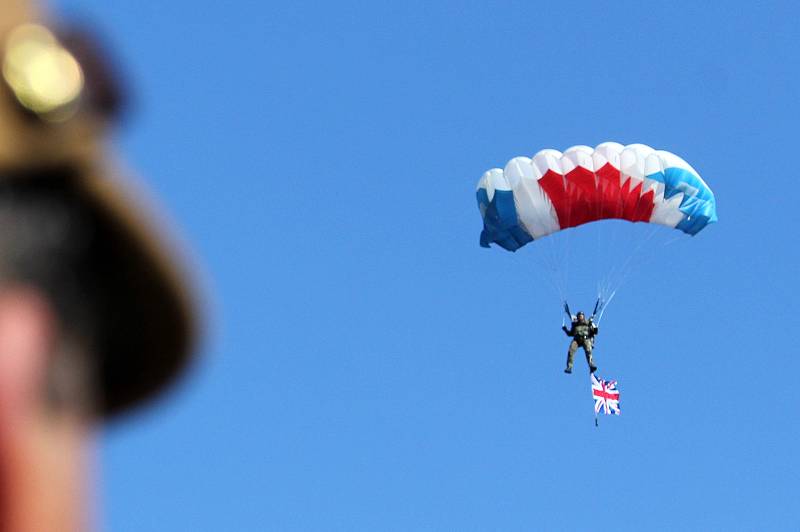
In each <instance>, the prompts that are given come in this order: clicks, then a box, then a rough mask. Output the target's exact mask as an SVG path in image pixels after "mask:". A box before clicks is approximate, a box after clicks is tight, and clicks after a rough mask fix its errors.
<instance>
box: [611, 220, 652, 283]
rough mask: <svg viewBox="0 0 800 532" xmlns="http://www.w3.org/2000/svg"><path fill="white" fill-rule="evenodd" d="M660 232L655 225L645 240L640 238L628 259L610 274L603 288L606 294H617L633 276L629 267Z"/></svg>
mask: <svg viewBox="0 0 800 532" xmlns="http://www.w3.org/2000/svg"><path fill="white" fill-rule="evenodd" d="M658 230H659V226H658V225H654V226H652V227H651V228H649V230H648V232H647V234H646V236H645V237H643V238H639V241H638V243H637V244H636V246H635V247H634V248H633V249H632V250H631V251H630V252H629V253H628V255H627V257H625V259H624V260H623V261H621V262H620V263H619V264H617V265H616V266H615V267H614V268H613V269H612V271H611V272H610V273H609V275H608V277H607V280H606V283H605V285H604V287H603V292H604V294H608V293H616V292H617V290H618V289H619V288H620V287H621V286H622V285H623V283H625V282H626V281H627V280H628V278H629V277H630V274H631V268H629V267H628V266H629V265H630V263H631V262H632V261H633V259H634V258H636V257H637V255H638V254H639V251H640V250H641V249H642V247H644V245H645V244H647V243H648V242H649V241H650V240H652V239H653V237H654V236H655V235H656V233H657V232H658Z"/></svg>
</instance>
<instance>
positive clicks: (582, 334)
mask: <svg viewBox="0 0 800 532" xmlns="http://www.w3.org/2000/svg"><path fill="white" fill-rule="evenodd" d="M564 332H565V333H566V334H567V336H571V337H573V338H574V340H572V342H570V344H569V351H568V352H567V369H568V370H570V371H572V364H573V360H574V358H575V351H577V350H578V347H583V351H584V353H586V363H587V364H589V369H590V371H594V369H597V368H596V366H595V364H594V359H593V358H592V340H593V338H594V336H595V335H596V334H597V333H598V328H597V325H595V323H594V322H593V321H592V320H588V321H584V322H580V321H577V320H576V321H573V322H572V328H571V329H569V330H567V328H566V327H564ZM592 368H594V369H592Z"/></svg>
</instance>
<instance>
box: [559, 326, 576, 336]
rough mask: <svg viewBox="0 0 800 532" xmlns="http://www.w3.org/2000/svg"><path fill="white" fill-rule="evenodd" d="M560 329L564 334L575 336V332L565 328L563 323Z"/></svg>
mask: <svg viewBox="0 0 800 532" xmlns="http://www.w3.org/2000/svg"><path fill="white" fill-rule="evenodd" d="M561 330H562V331H564V334H566V335H567V336H575V332H574V331H572V330H571V329H567V327H566V326H565V325H562V326H561Z"/></svg>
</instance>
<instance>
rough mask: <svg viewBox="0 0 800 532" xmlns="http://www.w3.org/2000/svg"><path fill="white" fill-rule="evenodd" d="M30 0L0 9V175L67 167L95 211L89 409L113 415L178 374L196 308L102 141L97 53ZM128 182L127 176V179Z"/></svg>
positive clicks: (104, 74)
mask: <svg viewBox="0 0 800 532" xmlns="http://www.w3.org/2000/svg"><path fill="white" fill-rule="evenodd" d="M43 17H44V13H43V12H42V11H41V10H40V9H39V8H38V6H37V5H36V3H35V2H32V1H26V0H3V2H2V4H0V57H2V81H1V82H0V179H2V178H3V176H4V175H14V176H19V175H23V176H27V177H26V178H30V179H36V176H37V175H42V173H47V172H49V171H59V172H66V174H67V175H68V176H69V179H70V180H71V185H70V186H72V187H74V189H75V193H76V194H75V195H76V197H79V198H82V205H85V208H86V209H88V210H89V211H91V214H92V216H93V218H94V219H95V220H97V224H98V225H99V226H102V230H101V231H98V233H97V235H100V236H99V238H105V239H106V241H105V242H103V243H102V244H101V245H100V247H99V249H101V250H102V254H103V255H104V256H102V257H98V258H97V260H103V261H107V262H108V264H109V267H108V268H107V271H109V272H113V276H112V277H111V278H112V279H113V281H114V283H115V284H114V285H113V286H112V287H111V288H110V291H112V292H113V294H112V295H113V298H112V301H113V305H112V308H110V309H107V310H108V311H109V312H111V313H113V317H112V319H110V320H109V323H113V326H112V327H110V328H111V330H110V331H102V333H103V334H102V335H101V345H100V346H99V347H98V349H97V355H98V357H100V359H99V360H97V365H96V366H97V368H98V369H97V371H98V374H99V375H98V376H97V378H98V381H99V384H100V389H99V390H98V394H97V401H98V403H99V404H98V405H97V410H98V412H99V414H100V415H102V416H103V417H106V418H107V417H110V416H113V415H115V414H117V413H120V412H123V411H126V410H128V409H129V408H131V407H132V406H134V405H138V404H140V403H142V402H144V401H146V400H147V399H150V398H152V397H154V396H155V395H157V394H158V393H159V392H161V391H162V390H164V389H165V388H166V387H167V386H168V385H169V384H170V383H171V382H173V381H174V379H175V378H176V377H177V376H178V375H179V374H180V373H181V372H182V370H183V369H184V368H185V367H186V365H187V362H188V361H189V359H190V357H191V354H192V352H193V349H194V347H195V341H196V336H197V334H198V325H197V312H196V311H197V306H196V304H195V300H194V293H193V291H191V290H190V287H189V286H188V281H187V275H186V274H187V271H186V270H184V269H183V265H182V264H179V263H178V261H177V259H176V258H175V257H176V249H175V246H174V242H169V239H167V235H166V234H165V232H164V227H163V224H162V225H161V226H159V227H158V228H157V227H156V226H155V224H154V222H152V220H153V219H154V218H153V216H152V214H151V213H149V212H147V211H146V210H145V209H144V208H143V205H141V204H140V203H138V204H137V200H138V199H139V197H140V196H138V195H134V194H132V193H131V192H130V190H129V189H128V188H127V187H126V186H125V184H124V183H123V182H122V181H121V180H120V179H119V178H118V175H119V171H118V170H117V169H116V168H114V167H113V165H111V164H110V162H109V160H108V158H107V156H106V149H105V146H104V144H103V140H104V138H105V136H106V135H105V134H106V132H107V128H108V126H109V125H110V124H111V123H113V121H114V119H115V118H116V115H117V113H118V110H119V107H120V100H121V97H120V91H119V87H118V86H117V85H116V79H115V77H114V76H113V75H111V74H110V70H109V69H108V68H107V67H108V65H107V64H105V63H104V61H103V57H102V54H101V53H100V50H99V49H98V48H97V47H96V46H93V45H92V42H91V39H89V38H87V37H86V36H85V35H82V34H80V33H72V34H67V33H58V32H55V31H53V30H52V29H50V27H51V26H50V25H49V24H48V23H47V22H46V21H45V20H44V18H43ZM129 184H130V183H129Z"/></svg>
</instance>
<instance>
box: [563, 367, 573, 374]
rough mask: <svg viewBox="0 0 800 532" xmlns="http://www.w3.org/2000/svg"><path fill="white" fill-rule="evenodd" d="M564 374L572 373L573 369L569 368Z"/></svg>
mask: <svg viewBox="0 0 800 532" xmlns="http://www.w3.org/2000/svg"><path fill="white" fill-rule="evenodd" d="M564 373H572V368H571V367H569V366H567V369H565V370H564Z"/></svg>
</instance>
